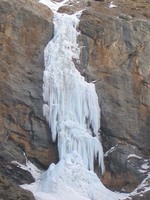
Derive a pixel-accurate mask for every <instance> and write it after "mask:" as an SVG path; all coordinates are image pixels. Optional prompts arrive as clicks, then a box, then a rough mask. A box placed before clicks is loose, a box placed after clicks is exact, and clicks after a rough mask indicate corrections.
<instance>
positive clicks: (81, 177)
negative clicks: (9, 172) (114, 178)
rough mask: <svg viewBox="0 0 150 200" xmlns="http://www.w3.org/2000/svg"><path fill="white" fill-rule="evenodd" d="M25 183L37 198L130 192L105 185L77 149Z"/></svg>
mask: <svg viewBox="0 0 150 200" xmlns="http://www.w3.org/2000/svg"><path fill="white" fill-rule="evenodd" d="M22 187H23V188H24V189H27V190H30V191H31V192H33V194H34V196H35V198H36V199H37V200H69V199H71V200H119V199H120V200H121V199H123V198H125V197H126V196H127V195H126V194H120V193H115V192H111V191H110V190H108V189H106V188H105V187H104V186H103V184H102V183H101V182H100V180H99V178H98V177H97V175H96V174H95V173H94V172H93V171H89V170H88V169H87V168H86V167H85V165H84V163H83V162H82V159H81V158H80V156H79V154H77V153H76V152H73V153H71V154H68V155H67V156H65V157H64V158H63V159H61V160H60V161H59V162H58V163H57V165H55V164H51V165H50V166H49V169H48V170H47V171H46V172H45V173H43V174H42V175H41V176H40V177H38V178H37V181H36V182H35V183H33V184H30V185H23V186H22Z"/></svg>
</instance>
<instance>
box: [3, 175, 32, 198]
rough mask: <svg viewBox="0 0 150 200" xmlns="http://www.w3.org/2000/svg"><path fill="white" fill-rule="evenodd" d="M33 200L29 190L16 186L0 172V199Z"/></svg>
mask: <svg viewBox="0 0 150 200" xmlns="http://www.w3.org/2000/svg"><path fill="white" fill-rule="evenodd" d="M15 199H16V200H27V199H28V200H34V199H35V198H34V196H33V194H32V193H31V192H29V191H25V190H23V189H22V188H20V187H19V186H16V185H15V184H13V183H12V182H10V181H9V179H8V178H7V177H6V176H4V175H3V174H1V173H0V200H15Z"/></svg>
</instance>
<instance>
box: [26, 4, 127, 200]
mask: <svg viewBox="0 0 150 200" xmlns="http://www.w3.org/2000/svg"><path fill="white" fill-rule="evenodd" d="M40 2H42V3H43V4H46V5H47V6H49V7H50V8H51V9H52V10H53V12H54V27H55V28H54V37H53V39H52V40H51V41H50V42H49V43H48V45H47V47H46V48H45V71H44V76H43V80H44V84H43V98H44V102H45V104H44V106H43V111H44V116H45V117H46V120H47V122H48V123H49V126H50V128H51V133H52V140H53V142H57V145H58V151H59V158H60V161H59V162H58V163H57V164H54V163H52V164H51V165H50V166H49V168H48V170H47V171H46V172H43V173H42V174H40V175H39V176H37V177H36V181H35V182H34V183H32V184H30V185H23V186H22V187H23V188H25V189H27V190H30V191H32V192H33V194H34V196H35V198H36V199H37V200H69V199H71V200H118V199H122V198H123V197H124V195H122V194H118V193H114V192H111V191H109V190H108V189H106V188H105V186H104V185H103V184H102V183H101V181H100V180H99V178H98V177H97V175H96V174H95V173H94V162H95V160H97V161H98V163H99V166H100V167H101V171H102V172H103V171H104V163H103V150H102V146H101V143H100V142H99V133H98V131H99V128H100V108H99V105H98V98H97V95H96V92H95V86H94V84H92V83H87V82H86V81H85V80H84V77H82V76H81V75H80V73H79V72H78V71H77V69H76V67H75V64H74V62H73V60H76V62H78V63H79V55H80V48H79V46H78V44H77V37H78V34H79V33H78V32H77V27H78V23H79V17H80V15H81V12H77V13H75V14H73V15H67V14H62V13H58V12H57V9H58V8H59V7H60V6H62V5H63V4H64V3H65V2H67V0H64V1H63V2H51V1H50V0H41V1H40Z"/></svg>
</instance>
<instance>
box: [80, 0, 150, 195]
mask: <svg viewBox="0 0 150 200" xmlns="http://www.w3.org/2000/svg"><path fill="white" fill-rule="evenodd" d="M136 2H138V1H134V3H135V5H133V4H131V3H132V1H131V2H130V1H127V2H126V5H128V7H126V8H124V7H123V5H124V4H121V3H120V4H119V1H118V2H117V1H114V4H115V3H116V5H118V7H116V8H109V6H108V2H103V3H101V2H93V3H91V5H90V6H89V7H88V8H87V10H86V11H84V12H83V15H82V17H81V21H80V27H79V28H80V31H81V33H82V34H81V38H80V43H81V46H82V53H81V66H80V67H81V68H80V71H81V73H82V74H83V75H84V76H85V77H86V78H87V81H89V82H91V81H93V82H94V83H95V85H96V90H97V93H98V96H99V103H100V107H101V114H102V121H101V135H102V141H103V145H104V151H105V152H107V151H108V150H109V149H110V148H112V147H114V148H113V149H111V150H110V151H109V152H107V154H106V156H105V161H106V169H107V170H106V174H105V176H104V178H103V181H104V183H106V185H107V186H109V184H110V185H111V187H114V189H117V188H119V187H120V186H121V187H123V188H124V189H125V190H127V191H130V190H132V189H133V188H134V187H135V186H136V185H138V184H139V183H140V182H141V180H142V179H143V177H144V176H145V175H144V174H143V173H139V170H140V169H141V166H142V164H143V163H145V160H144V159H146V158H149V156H150V134H149V131H150V22H149V19H148V18H146V17H145V12H146V10H143V13H142V10H140V12H138V11H136V12H134V10H133V8H135V6H136V5H139V4H138V3H137V4H136ZM122 3H123V2H122ZM127 3H128V4H127ZM142 5H143V7H144V6H145V8H147V7H148V6H150V5H149V4H147V3H146V4H144V1H143V2H141V6H142ZM142 14H143V15H142ZM131 154H132V156H131ZM133 154H134V155H137V156H139V157H142V158H137V157H135V156H133ZM146 162H147V161H146ZM110 176H111V179H110Z"/></svg>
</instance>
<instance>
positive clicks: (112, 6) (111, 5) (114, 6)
mask: <svg viewBox="0 0 150 200" xmlns="http://www.w3.org/2000/svg"><path fill="white" fill-rule="evenodd" d="M116 7H117V5H115V4H114V3H113V1H111V3H110V4H109V8H116Z"/></svg>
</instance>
